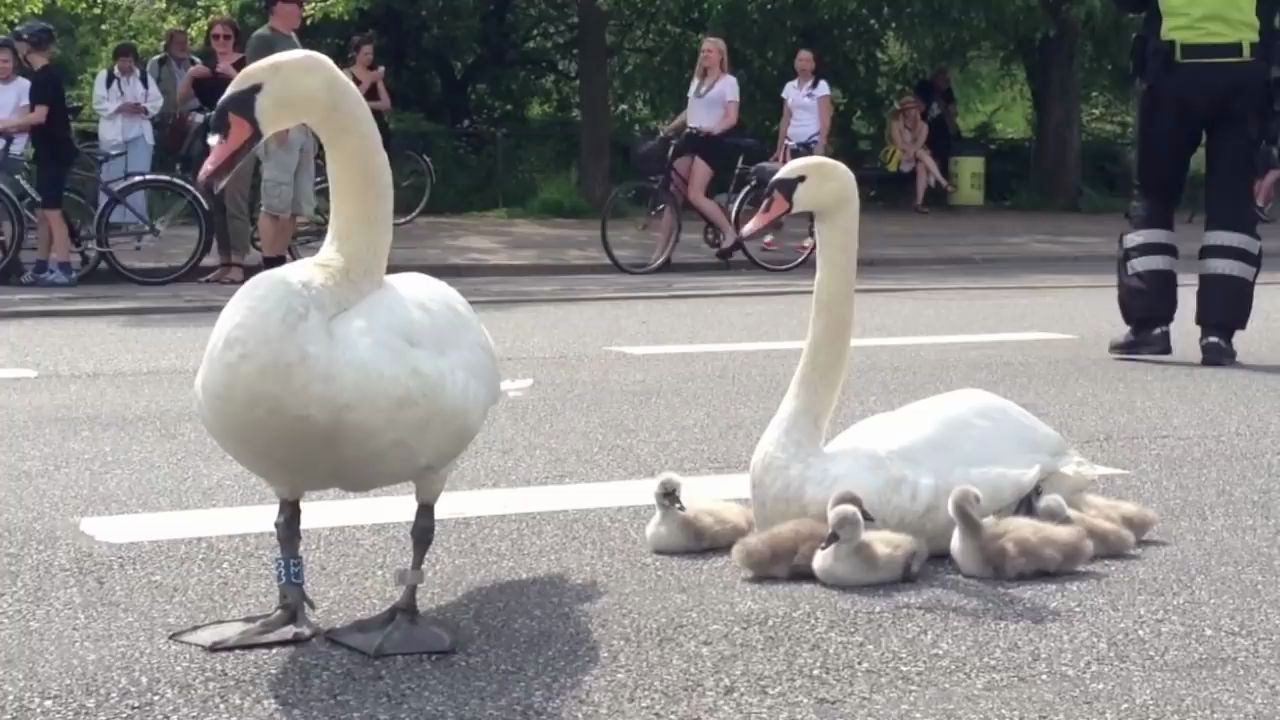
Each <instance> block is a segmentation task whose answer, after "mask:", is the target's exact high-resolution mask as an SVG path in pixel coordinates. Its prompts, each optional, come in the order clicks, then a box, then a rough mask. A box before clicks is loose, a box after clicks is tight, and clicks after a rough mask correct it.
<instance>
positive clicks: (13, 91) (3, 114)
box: [0, 37, 31, 197]
mask: <svg viewBox="0 0 1280 720" xmlns="http://www.w3.org/2000/svg"><path fill="white" fill-rule="evenodd" d="M30 108H31V81H30V80H28V79H26V78H24V77H22V76H20V75H18V48H17V46H16V45H15V44H14V42H13V41H12V40H10V39H9V38H8V37H0V120H8V119H10V118H16V117H18V116H19V115H25V114H26V113H27V111H28V110H29V109H30ZM27 141H28V133H26V132H19V133H13V134H11V135H0V184H5V183H9V188H10V189H11V190H14V191H15V192H17V183H13V182H12V181H11V180H10V177H11V176H12V175H14V174H16V173H17V172H18V171H20V170H21V169H22V163H23V156H24V154H25V153H26V150H27ZM6 143H8V145H9V152H8V153H3V150H4V146H5V144H6ZM18 197H22V196H21V194H19V195H18Z"/></svg>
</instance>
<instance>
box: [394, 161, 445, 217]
mask: <svg viewBox="0 0 1280 720" xmlns="http://www.w3.org/2000/svg"><path fill="white" fill-rule="evenodd" d="M391 182H392V188H393V189H392V194H393V197H394V200H393V203H394V205H393V207H394V208H395V209H394V210H393V211H392V218H391V222H392V224H395V225H404V224H405V223H408V222H410V221H412V220H413V219H414V218H416V217H418V215H420V214H421V213H422V211H423V209H424V208H426V207H427V200H429V199H430V198H431V188H432V187H434V186H435V182H436V170H435V167H434V166H433V165H432V164H431V159H430V158H428V157H427V156H426V155H423V154H421V153H418V152H414V151H413V150H399V151H394V152H393V154H392V156H391Z"/></svg>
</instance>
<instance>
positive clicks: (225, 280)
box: [214, 263, 244, 285]
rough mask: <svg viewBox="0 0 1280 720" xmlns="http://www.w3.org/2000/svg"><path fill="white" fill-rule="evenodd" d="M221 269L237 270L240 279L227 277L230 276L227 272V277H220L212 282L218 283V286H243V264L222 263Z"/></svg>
mask: <svg viewBox="0 0 1280 720" xmlns="http://www.w3.org/2000/svg"><path fill="white" fill-rule="evenodd" d="M222 267H224V268H228V269H238V270H239V271H240V277H239V278H231V277H227V275H229V274H230V273H229V272H228V273H227V275H223V276H222V277H220V278H218V279H217V280H215V281H214V282H216V283H218V284H219V285H243V284H244V263H223V264H222Z"/></svg>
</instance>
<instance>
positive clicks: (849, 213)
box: [761, 198, 859, 447]
mask: <svg viewBox="0 0 1280 720" xmlns="http://www.w3.org/2000/svg"><path fill="white" fill-rule="evenodd" d="M858 218H859V211H858V201H857V199H856V198H855V199H854V200H852V201H851V203H850V204H849V205H846V206H845V207H844V208H843V209H841V210H838V211H834V212H830V211H829V212H825V213H815V216H814V232H815V233H816V237H815V238H814V241H815V242H816V244H817V248H818V249H817V252H818V268H817V273H816V274H815V276H814V281H813V302H812V305H811V307H810V310H809V335H808V337H807V338H806V340H805V345H804V350H803V351H802V352H801V355H800V364H799V365H798V366H797V367H796V372H795V375H794V376H792V378H791V386H790V387H788V388H787V394H786V395H785V396H784V397H783V398H782V404H781V405H779V407H778V411H777V413H775V414H774V417H773V421H772V422H770V423H769V427H768V428H766V430H765V432H764V435H763V436H762V437H761V446H762V447H764V446H769V447H772V446H774V445H775V444H777V443H780V442H781V443H785V444H786V445H788V446H792V447H794V446H797V445H798V446H802V447H815V446H817V447H820V446H822V445H823V444H824V442H825V439H826V432H827V424H828V423H829V422H830V421H831V414H832V412H834V411H835V407H836V401H837V400H838V399H839V396H840V387H841V386H842V385H843V384H844V374H845V368H846V367H847V364H848V359H849V342H850V340H852V338H853V304H854V285H855V284H856V280H857V272H858ZM838 233H844V234H846V235H847V237H838V235H837V234H838Z"/></svg>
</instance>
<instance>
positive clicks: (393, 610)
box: [325, 603, 457, 657]
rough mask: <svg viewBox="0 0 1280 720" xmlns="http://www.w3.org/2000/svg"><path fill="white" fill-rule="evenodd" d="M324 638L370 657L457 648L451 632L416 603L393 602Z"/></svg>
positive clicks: (449, 650)
mask: <svg viewBox="0 0 1280 720" xmlns="http://www.w3.org/2000/svg"><path fill="white" fill-rule="evenodd" d="M325 637H327V638H328V639H330V640H332V641H333V642H336V643H338V644H339V645H342V646H344V647H348V648H351V649H352V650H355V651H357V652H361V653H364V654H365V655H368V656H369V657H384V656H386V655H423V654H436V653H451V652H453V651H454V650H455V649H456V648H457V644H456V643H455V642H454V639H453V634H452V633H450V632H449V630H447V629H446V628H445V627H444V626H443V625H440V624H439V623H435V622H432V621H431V620H428V619H427V618H425V617H423V615H422V613H420V612H418V607H417V603H414V604H413V606H412V607H404V606H402V605H401V604H400V603H396V604H395V605H392V606H391V607H389V608H387V609H386V610H383V611H382V612H380V613H378V614H377V615H374V616H373V617H370V618H363V619H361V620H356V621H355V622H353V623H351V624H349V625H344V626H342V627H340V628H335V629H333V630H330V631H328V632H327V633H325Z"/></svg>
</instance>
